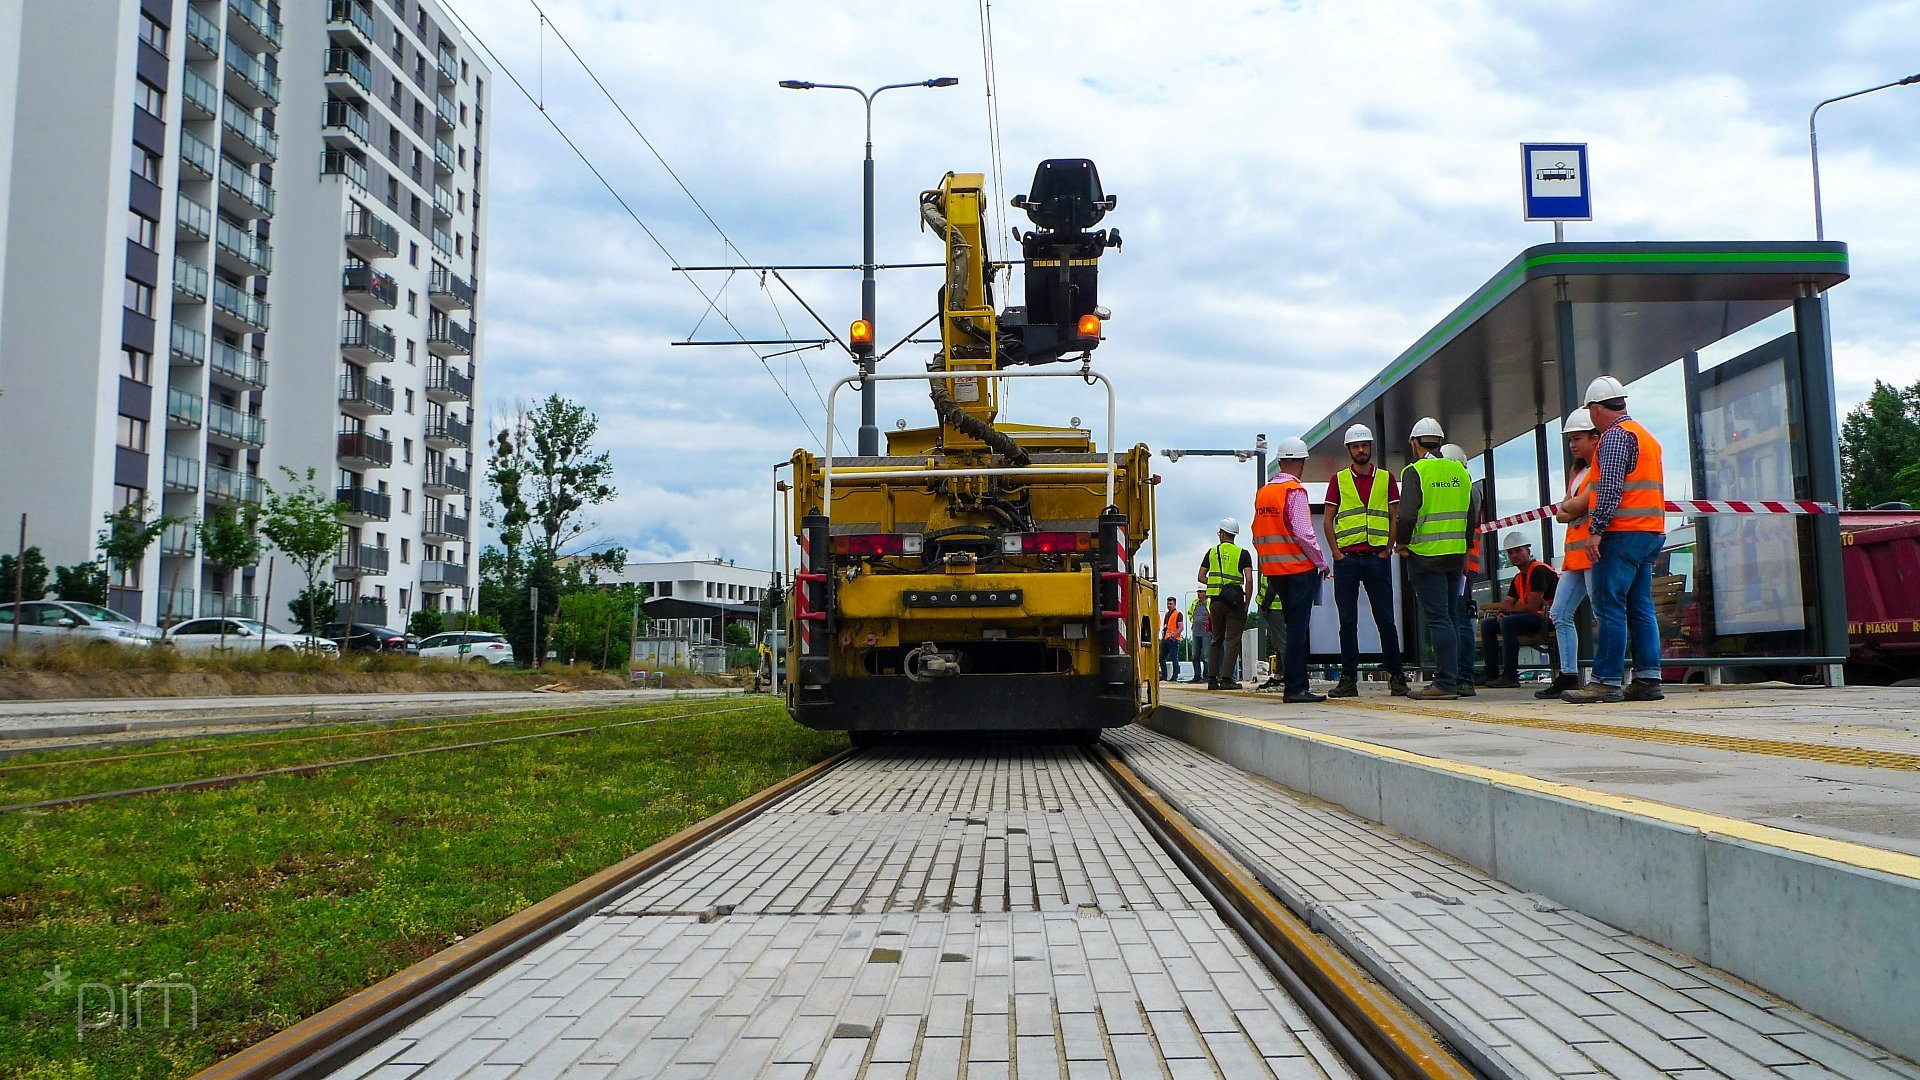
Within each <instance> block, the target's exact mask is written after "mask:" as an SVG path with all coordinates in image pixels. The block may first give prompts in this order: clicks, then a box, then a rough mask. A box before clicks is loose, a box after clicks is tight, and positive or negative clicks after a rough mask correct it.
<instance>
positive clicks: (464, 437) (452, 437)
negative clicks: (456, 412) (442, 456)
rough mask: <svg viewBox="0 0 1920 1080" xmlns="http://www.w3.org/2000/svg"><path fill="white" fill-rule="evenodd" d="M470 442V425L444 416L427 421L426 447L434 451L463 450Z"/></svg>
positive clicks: (471, 430) (471, 432) (471, 438)
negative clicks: (456, 448)
mask: <svg viewBox="0 0 1920 1080" xmlns="http://www.w3.org/2000/svg"><path fill="white" fill-rule="evenodd" d="M472 441H473V425H472V424H469V423H466V422H465V421H462V420H456V419H454V418H453V417H451V416H445V415H441V416H433V417H429V418H428V419H427V445H428V446H431V447H433V448H434V449H435V450H449V449H453V448H455V447H458V448H460V449H463V450H464V449H466V447H467V445H468V444H469V443H471V442H472Z"/></svg>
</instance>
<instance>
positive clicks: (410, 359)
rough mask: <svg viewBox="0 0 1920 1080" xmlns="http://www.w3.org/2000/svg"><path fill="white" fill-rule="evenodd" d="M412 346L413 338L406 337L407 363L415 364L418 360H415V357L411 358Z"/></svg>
mask: <svg viewBox="0 0 1920 1080" xmlns="http://www.w3.org/2000/svg"><path fill="white" fill-rule="evenodd" d="M413 347H414V341H413V339H412V338H408V339H407V363H409V364H417V363H418V361H416V360H415V359H414V358H413Z"/></svg>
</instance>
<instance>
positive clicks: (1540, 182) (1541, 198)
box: [1520, 143, 1593, 221]
mask: <svg viewBox="0 0 1920 1080" xmlns="http://www.w3.org/2000/svg"><path fill="white" fill-rule="evenodd" d="M1520 165H1521V176H1520V191H1521V193H1522V198H1521V204H1522V205H1523V206H1524V207H1525V209H1526V220H1528V221H1592V220H1593V195H1592V193H1591V192H1590V191H1589V190H1588V189H1587V144H1586V143H1521V144H1520Z"/></svg>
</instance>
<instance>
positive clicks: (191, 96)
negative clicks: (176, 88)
mask: <svg viewBox="0 0 1920 1080" xmlns="http://www.w3.org/2000/svg"><path fill="white" fill-rule="evenodd" d="M180 89H181V92H182V93H181V100H183V101H184V102H185V103H186V104H185V105H184V106H183V107H182V108H181V112H182V114H183V115H184V117H185V118H186V119H188V120H211V119H213V118H214V116H215V115H217V114H216V113H215V112H214V110H216V109H218V108H219V107H220V91H219V89H218V88H216V87H215V86H214V85H213V84H212V83H210V82H208V81H207V80H206V79H205V78H204V77H202V76H201V75H200V74H198V73H197V72H195V71H194V70H193V69H192V68H188V69H187V74H186V78H184V79H182V80H181V82H180Z"/></svg>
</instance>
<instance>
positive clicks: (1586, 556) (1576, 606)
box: [1533, 409, 1600, 698]
mask: <svg viewBox="0 0 1920 1080" xmlns="http://www.w3.org/2000/svg"><path fill="white" fill-rule="evenodd" d="M1560 433H1561V434H1562V435H1565V436H1566V439H1567V459H1568V460H1569V461H1571V462H1572V470H1571V471H1572V474H1573V475H1572V476H1571V477H1570V478H1569V479H1568V480H1567V497H1566V498H1564V499H1562V500H1560V501H1559V502H1558V503H1556V504H1555V505H1554V508H1553V519H1554V520H1555V521H1559V522H1563V523H1564V524H1565V525H1566V526H1567V535H1566V538H1565V540H1564V541H1563V546H1564V548H1565V553H1564V554H1562V555H1561V556H1560V588H1559V589H1558V590H1557V591H1556V592H1555V593H1554V594H1553V636H1554V639H1555V641H1556V642H1557V644H1558V645H1559V652H1560V670H1559V671H1558V672H1557V673H1555V675H1554V677H1553V681H1552V682H1551V683H1548V684H1547V685H1546V686H1543V687H1541V688H1540V689H1538V690H1535V691H1534V692H1533V696H1534V697H1537V698H1557V697H1559V696H1560V695H1561V694H1564V693H1566V692H1567V691H1569V690H1578V689H1580V630H1579V628H1578V627H1577V626H1575V625H1574V622H1573V617H1574V613H1575V612H1577V611H1579V610H1580V602H1581V601H1582V600H1585V599H1586V598H1587V591H1588V590H1587V584H1588V579H1589V578H1590V577H1591V576H1592V575H1591V574H1590V571H1591V570H1592V569H1593V530H1592V529H1591V528H1590V527H1589V525H1588V519H1587V511H1588V510H1589V509H1591V508H1592V506H1593V480H1594V475H1593V451H1594V448H1595V447H1596V446H1597V445H1598V444H1599V442H1600V433H1599V432H1597V431H1595V430H1593V418H1592V417H1591V416H1589V415H1587V410H1585V409H1575V410H1573V413H1572V415H1570V416H1568V417H1567V422H1566V423H1564V424H1562V425H1560Z"/></svg>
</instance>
